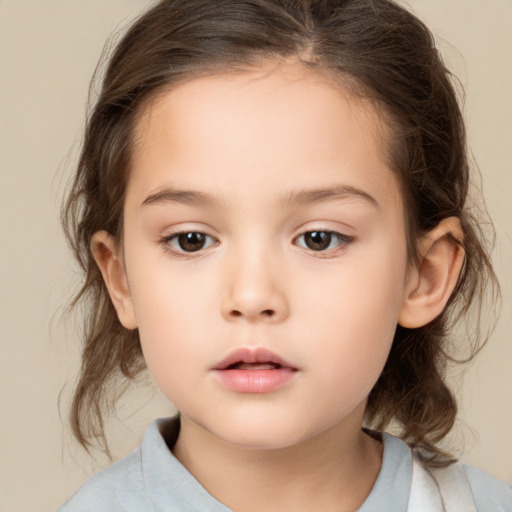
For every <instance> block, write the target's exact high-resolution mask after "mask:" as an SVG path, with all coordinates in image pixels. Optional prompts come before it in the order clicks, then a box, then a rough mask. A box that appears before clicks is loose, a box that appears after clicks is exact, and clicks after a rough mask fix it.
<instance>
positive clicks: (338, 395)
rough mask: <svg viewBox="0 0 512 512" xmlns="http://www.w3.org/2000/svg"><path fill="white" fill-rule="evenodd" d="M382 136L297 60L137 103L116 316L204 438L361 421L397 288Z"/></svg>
mask: <svg viewBox="0 0 512 512" xmlns="http://www.w3.org/2000/svg"><path fill="white" fill-rule="evenodd" d="M386 139H387V133H386V132H385V130H384V129H383V127H382V126H381V124H380V122H379V119H378V117H377V114H376V113H375V111H374V110H373V108H372V106H371V104H370V103H369V102H365V101H364V100H362V99H360V98H355V97H353V96H350V95H349V94H348V93H344V92H342V91H341V90H340V89H339V88H335V87H334V86H333V85H331V84H330V83H328V82H327V81H326V80H325V79H322V78H321V77H319V76H318V75H315V74H313V73H311V72H308V71H306V70H304V69H303V68H302V67H301V66H299V65H292V64H290V65H289V66H286V67H280V68H279V69H277V67H276V69H273V68H270V67H269V68H268V69H262V70H260V71H258V72H256V71H255V72H251V73H246V74H241V75H219V76H214V77H207V78H198V79H194V80H192V81H189V82H187V83H185V84H182V85H180V86H178V87H176V88H175V89H173V90H172V91H170V92H166V93H164V94H162V95H161V96H160V97H158V99H157V100H156V101H154V102H153V103H152V104H151V105H150V106H149V107H148V108H147V109H146V111H145V112H144V114H143V116H142V118H141V120H140V122H139V124H138V126H137V130H136V144H135V150H134V155H133V169H132V172H131V175H130V180H129V184H128V189H127V196H126V203H125V211H124V215H125V217H124V220H125V222H124V240H123V259H124V265H125V271H126V278H127V283H128V289H129V300H128V302H129V304H130V307H128V309H127V310H126V311H125V313H124V314H123V315H121V316H122V321H123V323H125V325H130V326H132V327H133V326H134V325H137V326H138V329H139V332H140V338H141V343H142V348H143V351H144V356H145V359H146V361H147V365H148V367H149V369H150V371H151V373H152V375H153V377H154V379H155V381H156V383H157V385H158V386H159V387H160V389H161V390H162V391H163V393H164V394H165V395H166V396H167V397H168V399H169V400H170V401H171V402H172V403H173V404H174V405H175V406H176V407H177V408H178V410H180V411H181V413H182V415H183V416H184V417H185V418H186V420H188V423H189V424H193V425H195V427H197V428H198V430H199V431H200V432H208V433H210V434H213V435H214V436H216V437H217V438H220V439H221V440H223V441H226V442H228V443H230V444H232V445H236V446H240V447H252V448H280V447H286V446H291V445H295V444H297V443H300V442H301V441H304V440H307V439H310V438H312V437H314V436H315V435H318V434H320V433H322V432H326V431H328V430H329V429H332V428H353V429H357V430H359V429H360V427H361V422H362V418H363V414H364V407H365V403H366V398H367V396H368V394H369V392H370V390H371V389H372V387H373V386H374V384H375V382H376V381H377V379H378V377H379V375H380V373H381V371H382V369H383V367H384V363H385V361H386V358H387V355H388V352H389V350H390V346H391V343H392V340H393V335H394V332H395V327H396V325H397V318H398V315H399V312H400V310H401V306H402V303H403V300H404V297H405V294H406V275H407V254H406V238H405V225H404V213H403V208H402V200H401V196H400V193H399V187H398V184H397V181H396V179H395V177H394V175H393V173H392V171H391V170H390V168H389V166H388V164H387V163H386V158H385V154H386V152H385V147H386V143H387V142H386ZM132 308H133V309H132ZM238 362H240V364H237V363H238Z"/></svg>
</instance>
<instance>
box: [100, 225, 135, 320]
mask: <svg viewBox="0 0 512 512" xmlns="http://www.w3.org/2000/svg"><path fill="white" fill-rule="evenodd" d="M91 252H92V255H93V257H94V260H95V261H96V264H97V265H98V267H99V269H100V271H101V275H102V276H103V281H104V282H105V285H106V287H107V290H108V293H109V295H110V298H111V300H112V303H113V304H114V307H115V309H116V311H117V316H118V318H119V321H120V322H121V324H122V325H123V326H124V327H126V328H127V329H136V328H137V320H136V318H135V310H134V307H133V301H132V297H131V294H130V289H129V286H128V280H127V278H126V272H125V269H124V265H123V262H122V258H121V257H120V254H119V250H118V248H117V246H116V243H115V241H114V239H113V238H112V236H111V235H110V234H109V233H107V232H106V231H97V232H96V233H94V235H93V236H92V238H91Z"/></svg>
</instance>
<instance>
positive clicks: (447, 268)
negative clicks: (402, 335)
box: [398, 217, 464, 329]
mask: <svg viewBox="0 0 512 512" xmlns="http://www.w3.org/2000/svg"><path fill="white" fill-rule="evenodd" d="M454 239H455V240H457V241H459V242H462V239H463V232H462V227H461V224H460V220H459V219H458V218H457V217H448V218H447V219H444V220H442V221H441V222H440V223H439V224H438V225H437V226H436V227H435V228H434V229H433V230H431V231H429V232H428V233H427V234H426V235H425V236H424V237H423V238H422V239H421V240H420V242H419V247H418V249H419V253H420V261H419V263H418V265H417V266H416V267H415V268H414V269H412V270H411V273H410V276H409V280H408V282H407V286H406V292H405V297H404V301H403V303H402V307H401V310H400V313H399V317H398V323H399V324H400V325H401V326H402V327H407V328H410V329H414V328H417V327H422V326H423V325H426V324H428V323H429V322H430V321H432V320H434V318H436V317H437V316H438V315H440V314H441V312H442V311H443V309H444V307H445V306H446V303H447V302H448V299H449V298H450V295H451V294H452V292H453V289H454V288H455V285H456V284H457V280H458V278H459V274H460V271H461V268H462V263H463V261H464V249H463V248H462V246H461V245H460V244H459V243H457V242H456V241H455V240H454Z"/></svg>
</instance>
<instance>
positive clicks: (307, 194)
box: [142, 185, 380, 209]
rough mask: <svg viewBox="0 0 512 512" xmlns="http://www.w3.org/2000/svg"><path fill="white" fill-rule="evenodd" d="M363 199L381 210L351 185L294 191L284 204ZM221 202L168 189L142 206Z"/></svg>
mask: <svg viewBox="0 0 512 512" xmlns="http://www.w3.org/2000/svg"><path fill="white" fill-rule="evenodd" d="M354 198H355V199H363V200H364V201H366V202H367V203H369V204H370V205H371V206H373V207H375V208H377V209H379V208H380V205H379V203H378V202H377V200H376V199H375V198H374V197H373V196H371V195H370V194H368V193H367V192H365V191H364V190H361V189H359V188H356V187H352V186H350V185H335V186H332V187H321V188H311V189H300V190H292V191H290V192H288V193H287V194H285V195H284V196H283V198H282V202H283V203H284V204H285V205H287V206H291V207H299V206H307V205H310V204H315V203H322V202H327V201H334V200H340V199H354ZM218 202H219V201H218V200H217V199H216V197H215V196H214V195H212V194H209V193H207V192H200V191H198V190H179V189H175V188H171V187H167V188H164V189H161V190H158V191H156V192H154V193H152V194H150V195H149V196H148V197H146V199H144V201H143V202H142V205H151V204H162V203H181V204H186V205H192V206H205V207H212V206H215V205H216V204H217V203H218Z"/></svg>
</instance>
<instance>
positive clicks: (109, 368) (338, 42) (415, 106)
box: [62, 0, 498, 453]
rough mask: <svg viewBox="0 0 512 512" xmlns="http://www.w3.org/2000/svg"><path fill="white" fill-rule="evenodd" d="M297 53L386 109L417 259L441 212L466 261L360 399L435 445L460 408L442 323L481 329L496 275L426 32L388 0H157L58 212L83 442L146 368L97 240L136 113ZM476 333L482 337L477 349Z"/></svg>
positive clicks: (401, 333) (107, 95)
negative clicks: (76, 348)
mask: <svg viewBox="0 0 512 512" xmlns="http://www.w3.org/2000/svg"><path fill="white" fill-rule="evenodd" d="M290 57H297V58H299V59H300V60H301V61H302V62H303V64H304V65H305V66H307V67H309V68H311V69H313V70H317V71H318V72H321V73H327V74H328V75H330V76H331V77H333V78H334V79H335V80H336V79H338V80H340V79H341V80H342V82H344V83H345V85H346V86H350V87H351V88H353V89H355V90H357V91H358V92H359V93H360V94H362V95H363V96H365V97H367V98H370V99H372V100H373V101H374V103H375V104H376V105H378V107H379V111H381V112H383V113H384V118H385V122H386V123H387V124H388V125H389V127H390V129H391V133H392V142H391V143H390V148H389V158H390V160H391V164H392V168H393V170H394V171H395V172H396V173H397V176H398V177H399V180H400V184H401V188H402V194H403V198H404V204H405V207H406V213H407V226H408V228H407V229H408V233H407V237H408V242H409V255H410V258H411V260H414V259H415V258H416V253H415V247H416V243H415V242H416V240H417V239H418V237H419V236H421V235H422V234H424V233H425V232H427V231H429V230H430V229H432V228H433V227H435V226H436V225H437V224H438V223H439V222H440V221H441V220H442V219H444V218H446V217H450V216H456V217H458V218H459V219H460V221H461V224H462V227H463V232H464V240H463V242H462V244H463V246H464V251H465V261H464V266H463V269H462V273H461V275H460V278H459V281H458V284H457V286H456V288H455V290H454V292H453V294H452V296H451V299H450V301H449V303H448V305H447V307H446V309H445V311H444V312H443V313H442V314H441V315H440V316H439V317H437V318H436V319H435V320H434V321H432V322H431V323H429V324H428V325H426V326H424V327H422V328H419V329H406V328H402V327H400V326H398V328H397V331H396V335H395V338H394V342H393V346H392V349H391V353H390V355H389V358H388V361H387V363H386V366H385V368H384V371H383V373H382V375H381V376H380V378H379V380H378V382H377V383H376V385H375V387H374V388H373V390H372V392H371V394H370V396H369V400H368V405H367V411H366V413H367V414H366V415H367V420H368V422H369V424H370V425H371V426H373V427H374V428H377V429H384V428H385V427H386V426H387V425H388V424H389V423H390V422H391V421H392V420H394V421H395V422H396V423H397V424H398V425H399V426H400V427H401V436H402V438H403V439H404V440H406V441H408V442H411V443H414V444H415V445H420V446H424V447H427V448H430V449H433V450H434V451H435V450H438V449H437V448H436V443H438V442H439V441H440V440H441V439H442V438H443V437H444V436H446V434H447V433H448V432H449V431H450V429H451V428H452V426H453V423H454V420H455V416H456V409H457V408H456V402H455V399H454V397H453V395H452V393H451V392H450V390H449V389H448V387H447V385H446V383H445V381H444V376H445V370H446V366H447V363H448V361H449V360H450V356H449V355H448V353H447V343H448V337H447V335H448V332H449V331H450V330H451V329H452V327H453V324H454V323H455V322H456V321H458V320H459V319H460V318H462V316H464V315H465V314H466V313H467V312H468V311H469V308H470V306H471V305H474V306H476V311H477V315H476V318H477V324H478V325H477V327H479V321H478V319H479V314H480V311H482V304H481V300H482V298H483V297H484V291H485V289H486V286H487V285H490V286H491V288H492V289H493V290H494V291H495V292H497V291H498V286H497V281H496V278H495V274H494V272H493V269H492V265H491V263H490V260H489V256H488V247H486V242H485V237H484V236H483V234H482V232H481V229H480V227H479V224H478V223H477V221H476V220H475V219H474V218H473V216H472V214H471V213H470V209H469V207H468V204H467V200H468V189H469V186H470V181H469V165H468V158H467V152H466V140H465V131H464V124H463V119H462V115H461V111H460V108H459V106H458V102H457V98H456V93H455V91H454V87H453V85H452V83H451V75H450V73H449V71H448V70H447V69H446V67H445V66H444V64H443V62H442V59H441V58H440V56H439V54H438V52H437V50H436V48H435V44H434V40H433V36H432V34H431V33H430V31H429V30H428V29H427V28H426V27H425V25H424V24H423V23H422V22H421V21H419V20H418V19H417V18H416V17H415V16H413V15H412V14H411V13H409V12H408V11H407V10H405V9H404V8H402V7H400V6H399V5H397V4H396V3H395V2H393V1H389V0H215V1H211V0H163V1H160V2H159V3H157V4H156V5H154V6H153V7H152V8H151V9H150V10H149V11H147V12H146V13H145V14H143V15H142V16H141V17H140V18H139V19H138V20H137V21H136V22H135V23H134V24H133V25H132V26H131V28H130V29H129V30H128V32H127V33H126V34H125V35H124V37H123V38H122V39H121V41H120V42H119V44H118V45H117V47H116V48H115V50H114V52H113V54H112V56H111V57H110V60H109V64H108V67H107V69H106V72H105V75H104V78H103V83H102V86H101V90H100V92H99V97H98V98H97V101H96V102H95V105H94V107H93V108H92V111H91V112H90V115H89V117H88V120H87V125H86V130H85V137H84V142H83V147H82V152H81V156H80V160H79V163H78V168H77V172H76V175H75V178H74V182H73V184H72V187H71V189H70V191H69V194H68V197H67V200H66V203H65V205H64V209H63V214H62V218H63V225H64V229H65V232H66V235H67V238H68V240H69V243H70V245H71V247H72V249H73V251H74V254H75V256H76V258H77V260H78V262H79V264H80V265H81V268H82V269H83V271H84V273H85V281H84V283H83V286H82V288H81V290H80V291H79V293H78V294H77V296H76V297H75V298H74V300H73V302H72V305H73V306H75V305H76V304H77V303H79V302H83V303H84V304H86V305H87V311H88V314H86V316H85V320H84V331H83V337H84V345H83V354H82V367H81V373H80V377H79V381H78V384H77V387H76V391H75V395H74V399H73V403H72V409H71V425H72V428H73V432H74V434H75V436H76V438H77V439H78V441H79V442H80V443H81V444H82V445H83V446H84V447H85V448H87V449H88V448H89V447H90V446H91V443H92V441H93V440H95V441H97V442H98V443H99V444H100V446H102V447H103V449H104V450H106V451H107V453H108V445H107V442H106V438H105V434H104V425H103V418H104V413H105V411H106V410H109V409H111V408H112V406H113V404H114V403H115V400H116V399H117V397H118V396H119V394H120V393H121V392H122V391H123V390H124V389H125V386H126V382H128V381H130V380H132V379H134V378H135V377H136V376H137V375H139V374H140V373H141V372H142V371H143V370H144V369H145V364H144V360H143V357H142V351H141V346H140V341H139V336H138V332H137V331H136V330H135V331H129V330H126V329H124V328H123V327H122V326H121V324H120V322H119V321H118V319H117V315H116V312H115V310H114V308H113V305H112V303H111V301H110V298H109V296H108V293H107V290H106V287H105V284H104V282H103V280H102V277H101V274H100V272H99V269H98V267H97V266H96V264H95V261H94V259H93V257H92V254H91V251H90V241H91V236H92V235H93V233H94V232H96V231H98V230H102V229H104V230H107V231H108V232H109V233H110V234H111V235H113V236H114V238H115V239H116V240H117V241H118V242H119V241H120V240H121V239H122V229H123V216H122V212H123V203H124V194H125V189H126V184H127V180H128V177H129V170H130V151H131V149H132V145H133V139H132V135H133V129H134V126H135V124H136V123H137V120H138V117H139V116H140V114H141V112H142V111H143V109H144V107H145V105H147V102H148V101H149V100H150V99H152V98H154V97H155V95H156V94H158V93H160V92H162V90H164V89H168V88H170V87H172V86H173V85H175V84H177V83H178V82H180V81H183V80H187V79H190V77H192V76H194V75H197V74H201V73H215V72H219V71H223V72H224V71H226V70H228V71H243V70H244V69H247V68H248V67H251V66H257V65H258V64H261V63H262V62H265V61H269V60H273V61H280V60H283V59H286V58H290ZM349 84H350V85H349ZM454 243H456V241H454ZM477 331H478V329H477ZM477 331H475V332H477ZM482 343H483V340H482V338H481V337H480V336H478V334H477V335H475V341H474V344H473V345H472V353H476V351H477V349H478V346H479V344H482ZM123 383H124V384H123Z"/></svg>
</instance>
